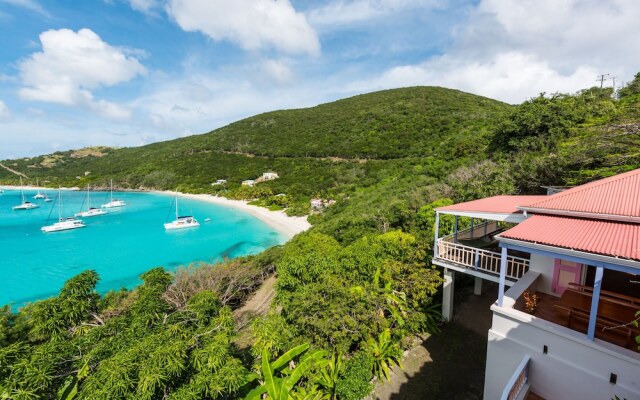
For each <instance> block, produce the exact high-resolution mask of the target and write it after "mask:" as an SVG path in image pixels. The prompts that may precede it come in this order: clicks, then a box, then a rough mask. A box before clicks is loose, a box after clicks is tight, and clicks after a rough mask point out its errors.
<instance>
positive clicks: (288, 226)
mask: <svg viewBox="0 0 640 400" xmlns="http://www.w3.org/2000/svg"><path fill="white" fill-rule="evenodd" d="M156 193H162V194H167V195H171V196H175V192H172V191H163V192H159V191H158V192H156ZM178 195H179V196H181V197H185V198H190V199H195V200H201V201H206V202H209V203H213V204H219V205H222V206H227V207H233V208H237V209H239V210H242V211H243V212H246V213H247V214H249V215H252V216H254V217H256V218H258V219H260V220H262V221H263V222H264V223H265V224H267V225H269V226H270V227H272V228H273V229H275V230H277V231H278V232H280V233H281V234H282V235H284V236H286V237H287V238H288V239H291V238H292V237H294V236H295V235H297V234H298V233H300V232H304V231H306V230H307V229H309V228H311V224H310V223H309V222H308V221H307V217H290V216H288V215H287V214H286V213H285V212H284V211H269V210H267V209H266V208H264V207H258V206H252V205H249V204H247V203H248V202H247V201H243V200H229V199H227V198H224V197H218V196H212V195H210V194H188V193H179V194H178Z"/></svg>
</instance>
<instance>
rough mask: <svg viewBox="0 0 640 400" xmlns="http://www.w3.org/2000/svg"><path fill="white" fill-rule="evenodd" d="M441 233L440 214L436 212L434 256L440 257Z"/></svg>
mask: <svg viewBox="0 0 640 400" xmlns="http://www.w3.org/2000/svg"><path fill="white" fill-rule="evenodd" d="M439 231H440V213H439V212H437V211H436V229H435V233H434V239H433V256H434V257H438V232H439Z"/></svg>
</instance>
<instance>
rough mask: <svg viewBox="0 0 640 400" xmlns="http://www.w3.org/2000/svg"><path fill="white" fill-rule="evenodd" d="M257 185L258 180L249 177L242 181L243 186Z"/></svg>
mask: <svg viewBox="0 0 640 400" xmlns="http://www.w3.org/2000/svg"><path fill="white" fill-rule="evenodd" d="M255 185H256V181H255V180H253V179H247V180H245V181H242V186H249V187H254V186H255Z"/></svg>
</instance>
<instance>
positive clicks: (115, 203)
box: [101, 179, 127, 208]
mask: <svg viewBox="0 0 640 400" xmlns="http://www.w3.org/2000/svg"><path fill="white" fill-rule="evenodd" d="M126 205H127V203H125V202H124V201H122V200H117V199H114V198H113V179H112V180H111V199H110V201H109V202H108V203H105V204H103V205H102V206H101V207H102V208H114V207H124V206H126Z"/></svg>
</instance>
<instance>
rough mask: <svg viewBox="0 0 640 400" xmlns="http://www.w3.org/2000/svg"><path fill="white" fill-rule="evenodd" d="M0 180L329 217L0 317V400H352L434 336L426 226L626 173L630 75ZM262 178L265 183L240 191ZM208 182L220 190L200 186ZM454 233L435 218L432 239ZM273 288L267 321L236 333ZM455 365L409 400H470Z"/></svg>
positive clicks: (124, 154)
mask: <svg viewBox="0 0 640 400" xmlns="http://www.w3.org/2000/svg"><path fill="white" fill-rule="evenodd" d="M2 165H4V166H5V167H7V168H9V169H11V170H13V171H14V172H11V171H9V170H7V169H4V168H2V169H0V181H2V182H7V183H9V182H11V183H17V181H18V180H17V175H16V173H20V174H24V175H27V176H28V177H29V180H32V179H33V181H31V182H35V179H34V178H40V182H43V181H48V182H47V184H48V185H51V186H57V185H58V184H63V185H74V186H83V185H85V184H92V185H104V184H105V183H106V182H108V179H110V178H113V179H114V180H115V181H116V182H117V184H118V186H120V187H129V188H138V187H142V186H144V187H156V188H173V187H175V185H177V184H180V185H181V186H180V188H181V189H182V190H186V191H200V192H213V191H214V190H215V191H216V192H218V193H220V194H223V195H225V196H229V197H233V198H252V199H255V198H257V199H258V200H257V202H258V203H260V204H262V205H265V206H269V207H275V208H277V207H287V211H288V212H289V213H295V214H306V213H309V211H310V206H309V197H310V196H312V195H313V196H322V197H323V198H324V199H335V200H336V202H335V204H334V205H332V206H331V207H329V208H327V209H325V210H322V212H321V213H315V214H313V215H311V216H309V220H310V221H311V222H312V223H313V225H314V227H313V228H312V229H311V230H310V231H307V232H304V233H302V234H300V235H298V236H296V237H295V238H294V239H293V240H291V241H289V242H287V243H286V244H284V245H283V246H276V247H273V248H271V249H269V250H267V251H265V252H263V253H261V254H259V255H257V256H252V257H246V258H238V259H234V260H229V261H226V262H224V263H221V264H218V265H214V266H211V265H203V266H200V267H198V268H191V269H188V270H178V271H177V272H176V273H175V274H174V275H172V274H169V273H168V272H167V271H164V270H162V269H161V268H156V269H153V270H150V271H148V272H146V273H144V274H143V275H142V276H141V279H142V280H143V284H141V285H140V286H139V287H137V288H135V289H132V290H125V289H122V290H119V291H112V292H109V293H108V294H106V295H104V296H100V295H99V294H98V293H96V292H95V288H96V284H97V282H98V280H99V278H100V277H99V276H98V275H97V274H96V273H95V272H94V271H84V272H82V273H81V274H79V275H77V276H76V277H74V278H72V279H70V280H69V281H67V283H66V284H65V285H64V287H63V288H61V290H60V293H59V295H58V296H56V297H51V298H49V299H46V300H42V301H38V302H35V303H32V304H29V305H27V306H25V307H24V308H22V309H21V310H20V311H19V312H16V313H14V312H13V311H12V309H11V308H10V307H9V306H6V307H0V398H3V399H4V398H11V399H16V400H17V399H52V398H57V399H64V400H70V399H71V398H76V399H81V400H82V399H91V400H110V399H133V398H136V399H167V398H169V399H207V400H213V399H231V398H246V399H259V398H263V397H265V396H266V397H268V398H271V399H275V398H304V399H316V398H331V399H338V400H357V399H362V398H365V397H366V396H368V395H369V393H370V392H371V390H372V377H373V376H374V375H375V376H377V378H378V379H379V380H385V379H389V376H390V375H389V369H390V368H391V366H393V365H394V364H396V363H397V362H398V361H399V360H400V359H401V357H402V354H403V350H406V349H407V347H408V344H409V343H411V341H410V340H408V339H409V338H410V337H411V336H412V335H415V334H418V333H430V334H436V333H437V332H438V330H439V326H440V317H439V313H438V310H439V309H440V308H439V305H438V304H437V301H438V300H437V299H438V298H440V296H439V295H438V290H439V287H440V285H441V283H442V278H441V274H440V272H439V271H438V270H437V269H436V268H433V267H431V266H430V256H429V255H430V254H432V251H433V249H432V248H431V247H432V245H433V243H434V229H433V227H434V222H435V217H434V208H436V207H438V206H442V205H446V204H451V203H453V202H456V201H465V200H471V199H475V198H480V197H486V196H491V195H495V194H510V193H536V192H539V191H540V190H541V188H540V186H541V185H565V184H579V183H583V182H586V181H589V180H593V179H597V178H600V177H603V176H609V175H613V174H616V173H620V172H624V171H627V170H630V169H633V168H638V167H640V74H638V75H636V78H635V79H634V80H633V81H632V82H631V83H630V84H629V85H628V86H627V87H625V88H623V89H621V90H620V91H619V92H618V93H616V94H615V95H614V94H613V93H612V91H611V89H601V88H591V89H587V90H584V91H581V92H579V93H577V94H571V95H566V94H554V95H547V96H539V97H536V98H534V99H531V100H528V101H526V102H524V103H522V104H520V105H518V106H507V105H505V104H502V103H499V102H495V101H491V100H487V99H484V98H480V97H477V96H473V95H468V94H464V93H461V92H458V91H453V90H447V89H440V88H410V89H399V90H392V91H386V92H379V93H373V94H370V95H363V96H358V97H355V98H352V99H347V100H342V101H339V102H335V103H331V104H326V105H322V106H318V107H314V108H310V109H305V110H293V111H279V112H274V113H268V114H263V115H260V116H256V117H253V118H249V119H246V120H244V121H240V122H237V123H235V124H231V125H229V126H228V127H225V128H222V129H220V130H218V131H215V132H212V133H209V134H205V135H200V136H193V137H190V138H185V139H177V140H174V141H170V142H163V143H156V144H153V145H149V146H144V147H138V148H127V149H119V150H115V149H110V148H90V149H82V150H77V151H73V152H64V153H56V154H53V155H49V156H42V157H35V158H31V159H21V160H9V161H3V162H2ZM268 170H271V171H275V172H277V173H278V174H279V175H280V178H279V179H276V180H274V181H270V182H264V183H259V184H258V185H257V186H256V187H255V188H247V187H240V181H241V180H243V179H248V178H255V177H257V176H259V175H260V174H261V173H262V172H265V171H268ZM85 172H87V174H85ZM218 178H225V179H227V180H229V184H228V185H226V186H216V187H213V186H211V185H210V183H211V182H212V181H214V180H215V179H218ZM279 193H285V194H286V196H277V195H276V194H279ZM459 222H460V224H461V226H464V224H466V223H468V221H464V220H460V221H459ZM452 227H453V222H452V221H451V219H447V218H446V217H444V218H441V219H440V229H441V230H440V232H442V233H444V232H446V231H447V230H449V231H450V230H451V229H452ZM123 262H126V260H124V261H123ZM12 267H14V268H20V266H19V265H16V266H12ZM274 269H275V271H277V280H276V283H275V295H274V297H273V302H272V307H271V311H270V312H269V313H268V314H266V315H264V316H257V317H256V318H255V319H254V320H253V321H252V322H250V323H249V324H245V323H244V322H242V321H234V317H233V315H234V314H233V310H238V309H239V307H241V306H242V304H243V302H244V301H245V300H246V299H247V297H248V296H250V295H251V293H252V292H253V291H254V290H255V289H256V288H257V287H258V285H259V284H260V282H261V281H262V280H263V279H264V278H265V277H266V276H268V275H269V274H272V272H273V271H274ZM458 282H459V283H456V285H457V287H462V286H463V285H462V283H463V282H460V281H458ZM236 323H237V324H236ZM445 329H446V328H445ZM443 335H446V333H443ZM471 335H473V333H472V332H471V331H468V332H467V333H464V337H462V336H460V337H461V338H460V339H456V341H453V342H447V343H452V345H447V346H446V348H445V349H443V350H442V353H441V358H442V357H444V358H445V359H447V360H456V359H458V358H456V357H452V354H451V353H452V352H457V353H458V354H461V356H460V358H459V359H460V360H464V361H461V363H462V362H464V365H460V366H459V367H460V368H463V367H464V370H465V372H466V371H468V369H467V366H468V365H471V364H473V365H476V366H478V365H479V371H484V360H483V358H484V355H485V354H486V351H485V350H484V349H478V348H474V347H473V346H471V347H470V346H469V344H470V343H473V340H469V338H470V337H471ZM484 340H485V339H484V338H482V340H481V342H484ZM428 341H429V342H430V344H428V345H427V346H428V347H430V346H432V345H433V343H434V342H433V341H432V340H431V338H429V339H428ZM436 342H437V340H436ZM426 343H427V342H424V344H423V345H425V344H426ZM441 343H444V342H441ZM428 350H429V351H430V352H431V349H430V348H429V349H428ZM431 354H436V353H431ZM290 361H293V362H290ZM452 365H453V364H451V363H449V362H445V363H430V364H429V368H428V371H429V372H428V374H427V377H428V379H432V378H433V379H432V380H431V381H430V382H433V384H431V385H424V386H426V387H428V388H429V390H430V393H431V394H430V395H427V396H423V397H425V398H480V397H481V396H482V379H483V378H482V372H479V373H478V375H477V376H474V375H473V374H468V373H467V375H465V376H466V377H467V378H468V379H464V380H460V379H457V380H456V379H451V380H449V383H447V382H446V379H443V377H446V376H449V375H451V374H450V372H451V366H452ZM453 366H454V367H458V365H453ZM416 376H420V378H415V377H414V379H422V375H416ZM410 387H413V386H410ZM461 393H463V394H461ZM74 396H75V397H74Z"/></svg>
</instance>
